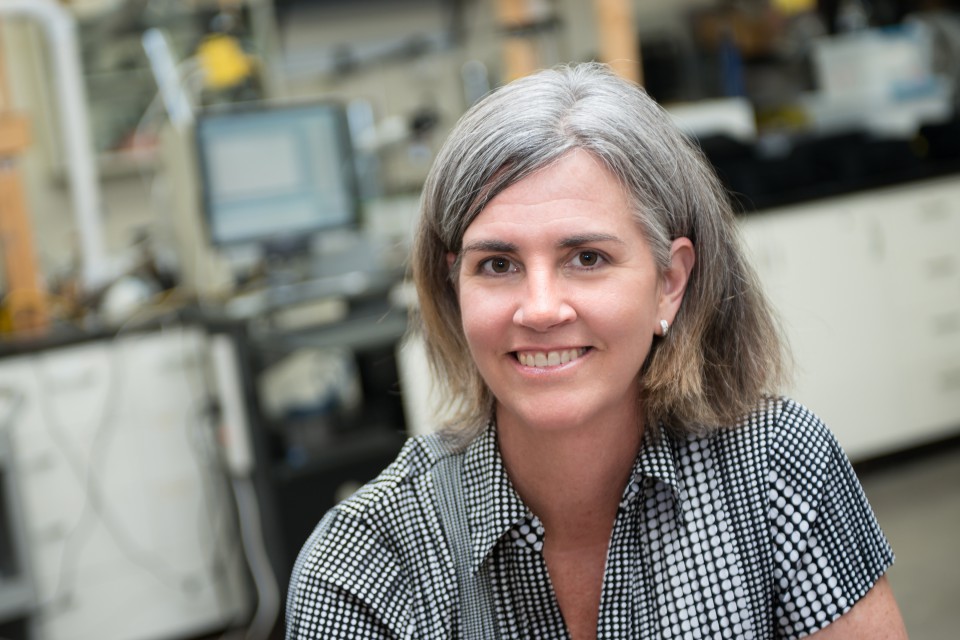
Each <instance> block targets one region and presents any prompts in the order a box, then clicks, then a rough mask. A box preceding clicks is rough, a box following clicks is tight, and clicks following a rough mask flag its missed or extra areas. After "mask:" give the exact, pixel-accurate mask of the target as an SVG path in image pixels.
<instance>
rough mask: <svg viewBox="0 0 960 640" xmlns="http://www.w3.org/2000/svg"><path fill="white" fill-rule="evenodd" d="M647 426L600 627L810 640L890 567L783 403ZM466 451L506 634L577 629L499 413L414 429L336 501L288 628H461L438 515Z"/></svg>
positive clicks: (312, 551)
mask: <svg viewBox="0 0 960 640" xmlns="http://www.w3.org/2000/svg"><path fill="white" fill-rule="evenodd" d="M660 433H661V434H662V435H661V436H660V437H654V436H653V435H652V434H650V433H649V432H648V433H646V434H645V436H644V440H643V445H642V447H641V451H640V453H639V455H638V456H637V459H636V462H635V464H634V467H633V472H632V475H631V479H630V481H629V482H628V484H627V486H626V487H617V488H612V490H615V491H617V492H622V493H621V496H622V497H621V502H620V506H619V509H618V512H617V516H616V519H615V522H614V526H613V532H612V534H611V538H610V543H609V549H608V553H607V562H606V567H605V571H604V577H603V589H602V595H601V601H600V610H599V617H598V627H597V637H598V638H657V639H663V638H773V637H778V638H779V637H786V638H797V637H800V636H802V635H806V634H809V633H812V632H814V631H816V630H818V629H820V628H822V627H824V626H826V625H827V624H829V623H830V622H831V621H833V620H834V619H836V618H838V617H839V616H840V615H842V614H843V613H844V612H846V611H847V610H848V609H849V608H850V607H852V606H853V605H854V604H855V603H856V602H857V601H858V600H859V599H860V598H862V597H863V596H864V595H865V594H866V593H867V591H869V589H870V588H871V587H872V586H873V584H875V582H876V581H877V580H878V579H879V578H880V577H881V576H882V575H883V574H884V573H885V572H886V570H887V569H888V568H889V566H890V565H891V564H892V562H893V554H892V552H891V550H890V547H889V545H888V544H887V541H886V540H885V539H884V537H883V534H882V533H881V531H880V529H879V527H878V525H877V522H876V519H875V518H874V515H873V513H872V511H871V510H870V507H869V505H868V504H867V501H866V498H865V497H864V495H863V492H862V490H861V488H860V485H859V483H858V481H857V479H856V476H855V475H854V473H853V470H852V468H851V466H850V464H849V462H848V461H847V458H846V456H845V455H844V454H843V452H842V450H841V449H840V447H839V446H838V444H837V442H836V440H835V439H834V437H833V436H832V434H831V433H830V432H829V431H828V430H827V428H826V427H825V426H824V425H823V423H822V422H821V421H820V420H818V419H817V418H816V417H815V416H814V415H813V414H811V413H810V412H809V411H808V410H807V409H805V408H804V407H802V406H800V405H799V404H797V403H795V402H793V401H791V400H788V399H771V400H769V401H768V402H766V403H765V405H764V406H763V407H761V408H759V409H758V410H757V411H755V412H754V413H752V414H751V415H749V416H747V417H746V418H745V419H744V420H743V421H742V423H741V424H739V425H737V426H735V427H732V428H729V429H724V430H718V431H714V432H712V433H710V434H708V435H702V436H693V435H691V436H676V435H670V430H669V429H663V430H661V431H660ZM449 455H462V456H464V459H463V465H462V469H463V480H462V486H463V493H462V499H463V502H464V504H463V508H464V510H465V512H466V515H467V518H468V521H469V525H470V527H469V538H470V540H469V545H467V548H469V549H470V550H471V553H472V558H471V559H470V562H471V567H472V569H473V570H479V569H480V568H481V567H482V566H484V567H485V570H486V572H487V574H488V575H489V579H490V582H491V585H492V592H493V601H494V605H495V608H496V612H495V613H496V620H497V624H498V625H499V632H500V637H501V638H537V639H543V640H549V639H554V638H555V639H561V638H563V639H565V638H568V637H569V634H568V631H567V628H566V625H565V623H564V620H563V616H562V613H561V611H560V608H559V606H558V604H557V600H556V596H555V594H554V591H553V588H552V585H551V583H550V576H549V573H548V571H547V565H546V562H545V560H544V556H543V553H542V549H543V541H544V538H545V537H546V536H549V535H550V532H549V531H544V528H543V525H542V523H541V522H540V521H539V519H538V518H537V517H536V514H534V513H532V512H531V510H530V509H529V508H528V507H527V506H526V505H525V504H524V503H523V500H522V499H521V498H520V497H519V496H518V495H517V493H516V491H515V490H514V489H513V487H512V485H511V483H510V480H509V477H508V475H507V473H506V470H505V469H504V466H503V462H502V459H501V457H500V454H499V450H498V447H497V437H496V429H495V427H493V426H491V427H489V428H488V429H486V430H485V431H484V432H483V433H482V434H481V435H479V436H478V437H477V438H476V439H475V440H473V442H471V443H470V444H469V446H467V447H466V448H465V449H464V448H459V449H458V448H457V447H454V446H451V445H449V444H447V441H446V440H444V438H442V437H441V436H439V435H430V436H421V437H418V438H414V439H411V440H410V441H409V442H408V443H407V444H406V446H405V447H404V449H403V451H402V452H401V454H400V456H399V457H398V459H397V460H396V461H395V462H394V463H393V464H392V465H391V466H390V467H389V468H388V469H387V470H385V471H384V472H383V473H382V474H381V475H380V477H378V478H377V479H376V480H374V481H373V482H371V483H370V484H368V485H367V486H365V487H364V488H363V489H361V490H360V491H359V492H358V493H357V494H356V495H354V496H353V497H352V498H350V499H348V500H347V501H345V502H343V503H341V504H340V505H338V506H337V507H335V508H334V509H333V510H332V511H330V512H329V513H328V514H327V515H326V516H325V517H324V518H323V520H322V521H321V523H320V524H319V525H318V527H317V529H316V531H315V532H314V534H313V535H312V536H311V538H310V539H309V540H308V541H307V543H306V545H305V546H304V548H303V550H302V551H301V554H300V557H299V559H298V561H297V564H296V567H295V569H294V574H293V577H292V580H291V584H290V591H289V594H288V604H287V637H288V638H289V639H306V638H323V639H328V638H344V639H351V640H356V639H362V638H431V639H433V638H437V639H440V638H459V637H462V636H461V634H460V630H459V628H458V620H459V619H460V617H459V614H460V613H461V611H460V609H459V608H460V607H466V608H469V607H472V606H474V603H472V602H462V601H461V600H460V598H459V594H458V589H457V584H458V583H457V578H456V574H455V560H454V558H453V557H452V552H451V546H450V545H449V544H448V542H447V535H448V534H447V533H445V532H444V530H443V524H442V520H441V519H440V518H439V517H438V512H437V497H436V488H435V478H433V476H432V470H433V469H434V467H435V465H436V463H437V461H438V460H440V459H442V458H443V457H444V456H449Z"/></svg>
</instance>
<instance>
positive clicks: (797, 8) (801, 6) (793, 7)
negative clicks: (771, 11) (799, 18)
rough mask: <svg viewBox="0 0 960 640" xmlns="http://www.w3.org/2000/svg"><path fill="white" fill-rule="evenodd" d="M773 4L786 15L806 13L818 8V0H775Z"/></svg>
mask: <svg viewBox="0 0 960 640" xmlns="http://www.w3.org/2000/svg"><path fill="white" fill-rule="evenodd" d="M773 5H774V6H775V7H776V8H777V9H779V10H780V13H783V14H785V15H788V16H789V15H793V14H795V13H805V12H807V11H813V10H814V9H816V8H817V2H816V0H773Z"/></svg>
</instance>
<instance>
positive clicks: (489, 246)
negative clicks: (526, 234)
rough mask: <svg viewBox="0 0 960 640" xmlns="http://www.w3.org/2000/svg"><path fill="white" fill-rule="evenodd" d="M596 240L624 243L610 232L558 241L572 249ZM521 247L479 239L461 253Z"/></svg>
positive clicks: (561, 245) (505, 250)
mask: <svg viewBox="0 0 960 640" xmlns="http://www.w3.org/2000/svg"><path fill="white" fill-rule="evenodd" d="M595 242H615V243H617V244H624V242H623V240H621V239H620V238H618V237H617V236H614V235H611V234H609V233H584V234H578V235H575V236H568V237H566V238H563V239H561V240H560V242H558V243H557V247H558V248H560V249H572V248H574V247H580V246H583V245H585V244H592V243H595ZM519 249H520V248H519V247H518V246H517V245H516V244H514V243H512V242H504V241H502V240H477V241H476V242H471V243H470V244H467V245H464V246H463V249H462V250H461V251H460V254H461V255H463V254H465V253H470V252H471V251H479V252H482V253H515V252H517V251H519Z"/></svg>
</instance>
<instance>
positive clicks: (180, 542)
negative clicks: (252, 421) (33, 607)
mask: <svg viewBox="0 0 960 640" xmlns="http://www.w3.org/2000/svg"><path fill="white" fill-rule="evenodd" d="M205 358H206V338H205V336H204V334H203V333H202V332H201V331H199V330H195V329H188V328H176V329H172V330H167V331H163V332H155V333H140V334H131V335H127V336H123V337H119V338H116V339H114V340H104V341H98V342H90V343H85V344H81V345H76V346H70V347H66V348H60V349H55V350H48V351H43V352H39V353H36V354H32V355H26V356H17V357H12V358H7V359H3V360H0V389H3V390H10V391H13V392H14V393H16V394H19V395H20V396H21V397H22V399H23V403H22V404H21V405H20V408H19V409H18V410H17V411H16V414H15V416H14V417H13V419H12V420H11V421H10V425H9V427H8V428H9V429H10V430H11V439H12V441H13V448H14V451H15V457H16V461H17V468H18V471H19V473H20V478H21V482H20V486H21V488H22V491H23V493H24V495H23V504H24V510H25V514H24V519H25V520H26V526H27V537H28V540H29V542H30V549H29V552H30V560H31V563H32V567H31V568H32V570H33V573H34V577H35V582H36V586H37V592H38V593H37V596H38V600H39V602H40V611H39V615H38V616H37V618H36V630H37V633H38V636H39V638H40V640H78V639H87V638H90V639H93V638H96V639H97V640H110V639H116V640H159V639H169V638H178V637H191V636H196V635H200V634H202V633H206V632H210V631H216V630H218V629H222V628H224V627H226V626H228V625H229V624H231V623H232V622H235V621H237V620H239V619H242V618H243V617H244V616H245V615H246V614H247V613H248V612H249V608H250V598H249V589H248V586H247V579H246V573H245V569H244V565H243V561H242V555H241V548H242V547H241V544H240V537H239V533H238V532H237V529H236V525H235V522H236V517H235V513H234V509H233V506H232V501H231V498H230V494H229V484H228V481H227V479H226V477H225V472H224V471H223V469H222V466H221V463H220V461H219V459H218V456H219V453H218V451H217V448H216V445H215V433H214V426H213V424H212V421H211V419H210V417H209V416H208V411H207V409H208V405H209V395H210V391H209V385H208V381H207V379H206V367H207V365H206V360H205Z"/></svg>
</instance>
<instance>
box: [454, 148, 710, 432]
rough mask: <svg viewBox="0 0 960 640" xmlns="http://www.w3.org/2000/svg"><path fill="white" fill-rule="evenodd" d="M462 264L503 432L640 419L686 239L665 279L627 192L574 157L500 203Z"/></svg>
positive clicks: (676, 295) (680, 278)
mask: <svg viewBox="0 0 960 640" xmlns="http://www.w3.org/2000/svg"><path fill="white" fill-rule="evenodd" d="M460 257H461V260H460V271H459V274H458V276H457V283H458V295H459V300H460V311H461V315H462V319H463V329H464V333H465V335H466V338H467V342H468V344H469V347H470V352H471V355H472V356H473V359H474V361H475V362H476V364H477V367H478V368H479V371H480V374H481V375H482V376H483V379H484V380H485V381H486V383H487V385H488V386H489V387H490V390H491V391H492V393H493V395H494V397H495V398H496V402H497V420H498V423H499V424H500V425H501V427H502V428H506V426H507V425H509V424H519V425H521V426H525V427H529V428H542V429H550V430H558V429H565V428H575V427H577V426H582V425H587V424H596V422H595V421H598V420H630V421H635V420H636V419H637V404H638V403H637V399H638V397H639V391H640V389H639V381H638V372H639V370H640V367H641V366H642V364H643V362H644V360H645V359H646V357H647V354H648V353H649V352H650V347H651V344H652V341H653V337H654V334H655V333H658V332H659V322H660V319H661V318H663V319H666V320H668V321H669V322H672V321H673V317H674V315H675V313H676V310H677V308H678V307H679V304H680V298H682V295H683V287H684V286H685V283H686V278H687V275H688V274H689V271H690V267H691V266H692V264H693V249H692V247H690V243H689V241H687V240H686V239H681V240H678V241H676V242H674V246H673V248H672V266H671V268H670V269H668V271H667V273H666V274H664V278H662V279H661V277H660V275H659V274H658V271H657V267H656V265H655V263H654V259H653V255H652V254H651V251H650V248H649V246H648V244H647V241H646V238H645V237H644V235H643V233H642V232H641V230H640V227H639V226H638V225H637V223H636V222H635V221H634V219H633V217H632V215H631V212H630V206H629V201H628V199H627V195H626V193H625V192H624V190H623V189H622V188H621V187H620V186H619V184H618V183H617V181H616V179H615V178H614V177H613V175H611V174H610V173H609V172H607V170H606V169H604V168H603V167H602V166H601V165H600V163H599V162H597V161H596V160H595V159H594V158H593V156H591V155H590V154H588V153H586V152H583V151H575V152H572V153H571V154H569V155H567V156H565V157H564V158H562V159H561V160H560V161H559V162H557V163H555V164H554V165H552V166H550V167H548V168H546V169H544V170H542V171H540V172H538V173H536V174H534V175H532V176H529V177H527V178H525V179H523V180H521V181H520V182H517V183H516V184H514V185H512V186H511V187H509V188H508V189H506V190H504V191H503V192H501V193H500V194H499V195H497V196H496V197H495V198H494V199H493V200H491V201H490V203H489V204H488V205H487V206H486V207H485V208H484V209H483V211H481V212H480V214H479V215H478V216H477V218H476V219H475V220H474V221H473V222H472V223H471V224H470V226H469V227H468V228H467V231H466V233H465V235H464V238H463V250H462V254H461V256H460ZM454 258H455V256H453V255H450V256H448V259H449V260H450V262H451V264H452V263H453V260H454ZM678 262H679V263H680V265H679V266H680V268H677V263H678ZM681 272H682V273H681ZM601 424H603V423H601ZM631 424H635V422H631Z"/></svg>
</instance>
